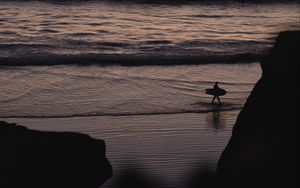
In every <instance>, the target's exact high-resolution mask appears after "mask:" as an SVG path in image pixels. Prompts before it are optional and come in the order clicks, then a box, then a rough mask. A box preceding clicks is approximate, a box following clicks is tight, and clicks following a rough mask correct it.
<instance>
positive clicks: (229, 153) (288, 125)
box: [215, 31, 300, 188]
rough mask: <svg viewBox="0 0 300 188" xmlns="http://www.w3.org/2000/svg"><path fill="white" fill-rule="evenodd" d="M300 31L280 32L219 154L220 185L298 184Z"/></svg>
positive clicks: (218, 180)
mask: <svg viewBox="0 0 300 188" xmlns="http://www.w3.org/2000/svg"><path fill="white" fill-rule="evenodd" d="M299 49H300V31H289V32H282V33H280V34H279V37H278V38H277V40H276V44H275V46H274V48H273V49H272V50H271V52H270V54H269V55H268V56H267V57H265V59H264V60H263V61H262V63H261V67H262V70H263V72H262V77H261V79H260V80H259V81H258V83H257V84H256V85H255V87H254V89H253V91H252V93H251V95H250V96H249V98H248V100H247V102H246V104H245V106H244V108H243V109H242V111H241V112H240V114H239V116H238V119H237V122H236V124H235V126H234V128H233V132H232V137H231V139H230V141H229V143H228V145H227V147H226V148H225V150H224V151H223V154H222V156H221V158H220V160H219V164H218V169H217V173H216V180H215V182H217V183H216V184H217V185H219V186H220V185H222V186H225V185H226V186H228V187H251V188H255V187H264V188H265V187H299V177H300V176H299V175H300V173H299V169H300V165H299V157H300V156H299V149H300V147H299V146H300V145H299V143H300V142H299V133H300V132H299V126H300V124H299V115H300V113H299V97H300V96H299V72H300V70H299V63H300V56H299V52H300V50H299Z"/></svg>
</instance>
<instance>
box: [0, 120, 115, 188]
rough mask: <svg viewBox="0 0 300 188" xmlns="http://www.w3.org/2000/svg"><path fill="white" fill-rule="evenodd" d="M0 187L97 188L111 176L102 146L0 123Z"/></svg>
mask: <svg viewBox="0 0 300 188" xmlns="http://www.w3.org/2000/svg"><path fill="white" fill-rule="evenodd" d="M0 146H1V147H0V148H1V155H0V163H1V164H0V165H1V168H0V187H3V188H77V187H78V188H98V187H99V186H100V185H102V184H103V183H104V182H105V181H106V180H107V179H109V178H110V177H111V176H112V167H111V165H110V163H109V161H108V160H107V159H106V157H105V143H104V141H102V140H98V139H93V138H91V137H89V136H87V135H84V134H79V133H71V132H43V131H35V130H29V129H27V128H25V127H23V126H19V125H16V124H11V123H6V122H3V121H1V122H0Z"/></svg>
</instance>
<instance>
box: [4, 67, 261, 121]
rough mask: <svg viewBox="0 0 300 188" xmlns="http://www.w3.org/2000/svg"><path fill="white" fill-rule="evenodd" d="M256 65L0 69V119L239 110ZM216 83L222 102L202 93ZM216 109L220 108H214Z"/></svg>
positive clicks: (257, 74)
mask: <svg viewBox="0 0 300 188" xmlns="http://www.w3.org/2000/svg"><path fill="white" fill-rule="evenodd" d="M260 74H261V70H260V66H259V64H257V63H252V64H234V65H225V64H209V65H193V66H184V65H182V66H143V67H123V66H107V67H99V66H87V67H85V66H84V67H83V66H50V67H48V66H42V67H39V66H35V67H0V85H1V88H0V117H2V118H8V117H37V118H38V117H40V118H41V117H44V118H45V117H56V118H59V117H78V116H80V117H85V116H128V115H147V114H148V115H150V114H176V113H190V112H198V113H200V112H208V111H213V110H221V111H224V110H234V109H240V108H241V107H242V105H243V104H244V102H245V100H246V98H247V96H248V95H249V93H250V91H251V90H252V88H253V85H254V84H255V83H256V81H257V80H258V78H259V77H260ZM215 81H219V86H220V87H221V88H224V89H225V90H227V92H228V94H227V95H225V96H224V97H221V99H222V101H223V102H224V104H223V106H217V107H216V106H212V105H211V104H210V102H211V100H212V96H210V95H206V94H205V92H204V91H205V89H206V88H211V87H212V86H213V85H214V82H215ZM216 108H218V109H216Z"/></svg>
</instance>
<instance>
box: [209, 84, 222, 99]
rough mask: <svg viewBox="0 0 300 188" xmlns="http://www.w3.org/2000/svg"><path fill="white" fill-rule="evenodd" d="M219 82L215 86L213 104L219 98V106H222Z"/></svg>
mask: <svg viewBox="0 0 300 188" xmlns="http://www.w3.org/2000/svg"><path fill="white" fill-rule="evenodd" d="M218 84H219V82H216V83H215V85H214V91H215V92H214V98H213V100H212V101H211V103H212V104H213V103H214V102H215V99H216V98H217V99H218V102H219V104H222V102H221V100H220V97H219V95H218V91H219V90H220V88H219V86H218Z"/></svg>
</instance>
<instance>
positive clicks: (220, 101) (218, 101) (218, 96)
mask: <svg viewBox="0 0 300 188" xmlns="http://www.w3.org/2000/svg"><path fill="white" fill-rule="evenodd" d="M217 99H218V102H219V104H221V103H222V102H221V100H220V97H219V96H217Z"/></svg>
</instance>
